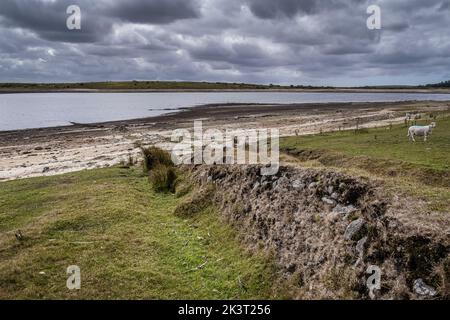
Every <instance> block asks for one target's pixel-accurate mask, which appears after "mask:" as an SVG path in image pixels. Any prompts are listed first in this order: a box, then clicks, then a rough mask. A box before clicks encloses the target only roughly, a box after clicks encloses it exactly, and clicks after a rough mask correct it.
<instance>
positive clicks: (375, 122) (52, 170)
mask: <svg viewBox="0 0 450 320" xmlns="http://www.w3.org/2000/svg"><path fill="white" fill-rule="evenodd" d="M449 105H450V104H449V103H447V102H399V103H324V104H294V105H249V104H240V105H208V106H199V107H194V108H188V109H187V110H186V111H183V112H179V113H174V114H168V115H164V116H159V117H154V118H147V119H135V120H128V121H118V122H109V123H97V124H76V123H75V124H74V125H73V126H66V127H55V128H43V129H31V130H19V131H10V132H0V181H1V180H9V179H18V178H27V177H34V176H42V175H55V174H61V173H66V172H72V171H79V170H85V169H93V168H98V167H106V166H110V165H115V164H117V163H119V162H121V161H127V159H128V158H129V157H130V156H131V157H136V156H138V153H139V149H138V148H136V144H135V142H137V141H139V142H141V143H143V144H147V145H150V144H157V145H158V146H160V147H163V148H170V145H171V144H170V136H171V134H172V130H174V129H179V128H192V126H193V121H194V120H198V119H202V120H203V127H204V129H205V130H206V129H208V128H216V129H220V130H225V129H252V128H253V129H257V128H278V129H279V130H280V134H281V135H282V136H288V135H296V134H298V135H305V134H312V133H318V132H321V131H322V132H326V131H331V130H339V129H342V130H345V129H350V128H354V127H355V126H356V124H357V123H358V125H359V127H375V126H383V125H388V124H390V123H398V122H402V121H403V119H404V116H405V112H407V111H413V110H416V111H418V112H420V111H426V112H431V111H440V110H447V109H448V108H449Z"/></svg>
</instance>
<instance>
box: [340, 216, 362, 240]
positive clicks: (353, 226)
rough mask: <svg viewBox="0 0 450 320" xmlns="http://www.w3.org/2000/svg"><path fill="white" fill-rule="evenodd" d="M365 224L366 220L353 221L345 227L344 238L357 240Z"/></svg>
mask: <svg viewBox="0 0 450 320" xmlns="http://www.w3.org/2000/svg"><path fill="white" fill-rule="evenodd" d="M365 225H366V222H365V221H364V220H363V219H357V220H355V221H353V222H352V223H350V224H349V225H348V226H347V229H345V233H344V238H345V239H346V240H358V238H359V235H360V234H361V231H363V228H364V226H365Z"/></svg>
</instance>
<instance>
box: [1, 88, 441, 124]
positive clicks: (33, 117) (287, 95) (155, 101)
mask: <svg viewBox="0 0 450 320" xmlns="http://www.w3.org/2000/svg"><path fill="white" fill-rule="evenodd" d="M405 100H411V101H412V100H422V101H423V100H436V101H444V100H450V94H411V93H309V92H308V93H304V92H202V93H191V92H189V93H186V92H180V93H173V92H170V93H169V92H164V93H26V94H0V131H5V130H15V129H27V128H42V127H53V126H61V125H69V124H70V122H78V123H93V122H104V121H115V120H127V119H135V118H143V117H151V116H157V115H161V114H165V113H170V112H174V110H176V109H180V108H184V107H192V106H197V105H203V104H210V103H309V102H313V103H321V102H322V103H325V102H385V101H405ZM167 109H170V110H167Z"/></svg>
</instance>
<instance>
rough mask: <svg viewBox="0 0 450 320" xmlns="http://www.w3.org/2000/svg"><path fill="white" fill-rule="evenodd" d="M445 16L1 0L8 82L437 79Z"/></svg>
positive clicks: (446, 72) (417, 11) (339, 5)
mask: <svg viewBox="0 0 450 320" xmlns="http://www.w3.org/2000/svg"><path fill="white" fill-rule="evenodd" d="M73 4H75V5H79V6H80V8H81V11H82V29H81V30H73V31H71V30H68V29H67V28H66V19H67V16H68V15H67V14H66V9H67V7H68V6H69V5H73ZM371 4H377V5H379V6H380V7H381V11H382V30H369V29H368V28H367V27H366V19H367V17H368V15H367V13H366V9H367V7H368V6H369V5H371ZM449 25H450V1H449V0H428V1H423V0H389V1H387V0H276V1H275V0H115V1H114V0H97V1H91V0H1V1H0V37H1V39H2V41H1V42H0V81H97V80H132V79H138V80H139V79H158V80H197V81H203V80H205V81H231V82H259V83H285V84H315V85H362V84H385V83H390V84H391V83H392V84H399V83H406V84H408V83H411V84H415V83H423V82H431V81H441V80H444V79H446V78H449V77H450V65H449V63H448V61H449V59H450V35H449V32H448V26H449Z"/></svg>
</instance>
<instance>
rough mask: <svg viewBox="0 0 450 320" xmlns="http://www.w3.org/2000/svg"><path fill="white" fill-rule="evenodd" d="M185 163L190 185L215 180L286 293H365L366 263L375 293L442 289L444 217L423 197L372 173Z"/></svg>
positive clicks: (449, 275) (443, 294)
mask: <svg viewBox="0 0 450 320" xmlns="http://www.w3.org/2000/svg"><path fill="white" fill-rule="evenodd" d="M189 168H190V170H191V174H192V181H195V183H196V184H197V185H199V186H200V190H206V191H205V192H210V190H211V188H210V187H208V186H210V185H214V186H215V188H216V191H217V192H215V196H214V201H215V203H216V204H217V205H218V206H219V208H220V209H221V213H222V216H223V218H224V220H225V221H227V222H228V223H230V224H232V225H233V226H234V227H235V228H236V229H238V230H239V231H240V236H241V238H242V241H243V243H245V244H246V245H247V246H248V247H249V248H254V249H263V250H264V251H265V252H268V253H271V254H272V255H273V256H274V258H275V261H276V262H277V265H278V267H279V268H280V269H281V270H282V273H283V276H284V277H285V279H286V280H287V281H288V282H289V283H290V284H291V286H292V290H291V291H292V292H293V296H294V297H295V298H303V299H305V298H306V299H308V298H311V299H321V298H330V299H339V298H358V299H359V298H363V299H368V298H369V290H368V287H367V285H366V279H367V278H368V277H369V276H370V274H366V271H367V268H368V267H369V266H370V265H375V266H377V267H379V268H380V270H381V288H380V290H375V291H374V293H375V296H376V298H379V299H439V298H440V299H448V298H449V294H450V287H449V285H450V283H449V280H450V256H449V253H450V251H449V250H450V225H449V224H448V219H447V220H446V222H447V223H445V222H444V223H439V222H438V221H436V220H434V217H431V216H430V217H427V216H426V215H423V214H421V213H420V212H417V211H420V210H421V208H423V207H424V205H423V204H421V203H420V202H418V201H417V200H415V199H410V198H408V197H404V198H401V199H399V198H398V197H396V196H394V197H391V196H389V195H387V194H386V193H385V191H384V189H383V184H382V182H374V181H369V180H367V179H365V178H355V177H350V176H347V175H344V174H341V173H335V172H329V171H326V170H318V169H303V168H294V167H281V168H280V170H279V172H278V174H277V175H276V176H267V177H266V176H262V175H261V174H260V167H259V166H195V167H189ZM184 208H189V206H187V205H186V204H185V205H184V206H183V207H180V208H177V210H176V212H177V214H179V215H180V214H182V212H181V211H183V210H184ZM412 210H415V211H416V212H411V211H412ZM188 215H192V212H190V213H189V214H188Z"/></svg>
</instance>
